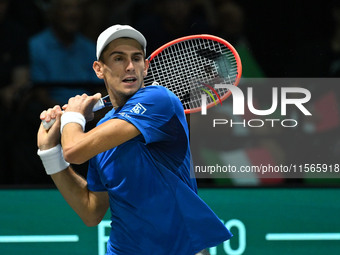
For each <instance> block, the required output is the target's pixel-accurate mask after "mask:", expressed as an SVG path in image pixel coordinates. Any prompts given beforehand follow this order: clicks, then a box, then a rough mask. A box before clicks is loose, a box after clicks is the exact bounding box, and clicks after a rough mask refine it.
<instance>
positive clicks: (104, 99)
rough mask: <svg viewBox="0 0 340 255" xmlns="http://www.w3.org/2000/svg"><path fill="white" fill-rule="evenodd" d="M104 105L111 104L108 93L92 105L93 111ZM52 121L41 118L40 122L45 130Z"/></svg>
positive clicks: (49, 126)
mask: <svg viewBox="0 0 340 255" xmlns="http://www.w3.org/2000/svg"><path fill="white" fill-rule="evenodd" d="M106 106H112V104H111V102H110V98H109V95H107V96H105V97H102V98H101V99H99V100H98V102H97V103H96V104H95V105H94V106H93V112H96V111H99V110H100V109H103V108H104V107H106ZM54 122H55V119H51V120H50V121H49V122H47V121H45V120H43V121H42V124H43V127H44V128H45V129H46V130H48V129H50V128H51V127H52V125H53V124H54Z"/></svg>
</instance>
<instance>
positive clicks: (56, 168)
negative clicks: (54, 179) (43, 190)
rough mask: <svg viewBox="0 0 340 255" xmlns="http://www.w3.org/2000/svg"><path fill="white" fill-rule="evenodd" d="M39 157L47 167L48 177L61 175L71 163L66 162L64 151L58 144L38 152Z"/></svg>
mask: <svg viewBox="0 0 340 255" xmlns="http://www.w3.org/2000/svg"><path fill="white" fill-rule="evenodd" d="M38 155H39V156H40V159H41V161H42V163H43V165H44V167H45V170H46V173H47V174H48V175H51V174H56V173H59V172H61V171H63V170H65V169H66V168H67V167H68V166H69V165H70V163H68V162H66V161H65V159H64V156H63V150H62V148H61V146H60V144H58V145H57V146H55V147H53V148H51V149H48V150H42V151H41V150H40V149H39V150H38Z"/></svg>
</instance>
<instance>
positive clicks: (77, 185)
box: [51, 167, 109, 226]
mask: <svg viewBox="0 0 340 255" xmlns="http://www.w3.org/2000/svg"><path fill="white" fill-rule="evenodd" d="M51 177H52V179H53V181H54V183H55V185H56V186H57V188H58V189H59V191H60V193H61V194H62V196H63V197H64V199H65V200H66V202H67V203H68V204H69V205H70V206H71V207H72V209H73V210H74V211H75V212H76V213H77V214H78V215H79V217H80V218H81V219H82V220H83V222H84V223H85V224H86V225H87V226H96V225H98V224H99V223H100V221H101V220H102V219H103V217H104V216H105V213H106V211H107V209H108V208H109V196H108V194H107V192H92V191H89V190H88V189H87V182H86V180H85V179H83V178H82V177H81V176H79V175H78V174H77V173H75V172H74V171H73V170H72V168H71V167H68V168H67V169H65V170H64V171H61V172H59V173H56V174H53V175H51Z"/></svg>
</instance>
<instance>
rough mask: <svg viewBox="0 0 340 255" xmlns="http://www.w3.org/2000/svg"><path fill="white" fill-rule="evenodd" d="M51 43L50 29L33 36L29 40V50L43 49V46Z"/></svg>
mask: <svg viewBox="0 0 340 255" xmlns="http://www.w3.org/2000/svg"><path fill="white" fill-rule="evenodd" d="M51 41H53V34H52V31H51V30H50V29H45V30H43V31H42V32H40V33H38V34H36V35H33V36H32V37H31V38H30V39H29V46H30V48H31V50H32V49H34V48H37V49H39V50H41V49H42V48H45V45H47V43H50V42H51Z"/></svg>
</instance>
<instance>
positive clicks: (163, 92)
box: [136, 85, 178, 103]
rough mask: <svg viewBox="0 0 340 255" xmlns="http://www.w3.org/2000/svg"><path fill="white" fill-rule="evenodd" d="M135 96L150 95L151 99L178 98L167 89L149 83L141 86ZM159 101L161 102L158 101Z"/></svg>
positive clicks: (166, 99)
mask: <svg viewBox="0 0 340 255" xmlns="http://www.w3.org/2000/svg"><path fill="white" fill-rule="evenodd" d="M136 96H143V97H150V98H152V99H153V100H157V101H158V102H160V100H165V101H168V100H174V99H175V100H178V98H177V97H176V95H175V94H174V93H172V92H171V91H170V90H169V89H167V88H165V87H163V86H158V85H150V86H147V87H144V88H141V89H140V90H139V91H138V92H137V93H136ZM160 103H161V102H160Z"/></svg>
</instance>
